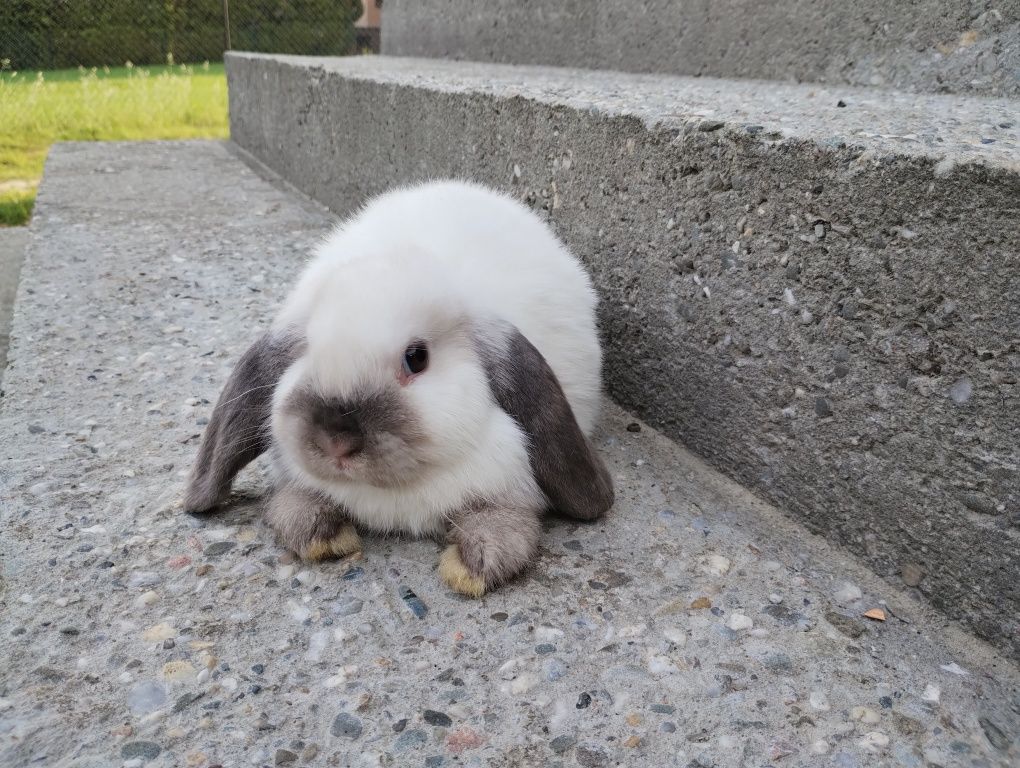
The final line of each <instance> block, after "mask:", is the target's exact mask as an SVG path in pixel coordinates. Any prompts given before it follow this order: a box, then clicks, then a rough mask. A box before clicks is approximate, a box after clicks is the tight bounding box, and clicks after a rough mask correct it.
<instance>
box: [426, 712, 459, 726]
mask: <svg viewBox="0 0 1020 768" xmlns="http://www.w3.org/2000/svg"><path fill="white" fill-rule="evenodd" d="M421 717H422V720H424V721H425V722H426V723H428V724H429V725H436V726H441V727H443V728H449V727H450V726H451V725H453V720H452V719H450V716H449V715H447V714H446V713H445V712H437V711H436V710H434V709H426V710H425V711H424V712H422V714H421Z"/></svg>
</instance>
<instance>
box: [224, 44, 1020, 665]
mask: <svg viewBox="0 0 1020 768" xmlns="http://www.w3.org/2000/svg"><path fill="white" fill-rule="evenodd" d="M457 67H458V65H456V64H451V63H449V62H427V61H407V60H403V59H387V58H386V57H374V58H370V59H364V58H363V59H360V60H358V59H346V60H315V59H311V60H301V59H298V58H296V57H295V58H289V59H288V58H276V59H274V58H272V57H254V56H253V57H244V56H237V55H232V56H230V57H229V58H228V61H227V71H228V76H229V82H230V113H231V132H232V136H233V139H234V141H236V142H237V143H238V144H239V145H241V146H242V147H243V148H245V149H246V150H248V151H249V152H251V153H253V154H254V155H255V156H256V157H257V158H259V159H260V160H262V161H263V162H265V163H267V164H268V165H269V166H270V167H271V168H273V169H274V170H275V171H277V172H278V173H280V174H282V175H283V176H284V177H285V178H286V179H288V180H289V181H291V182H292V183H294V184H296V185H297V186H298V187H300V188H301V189H303V190H305V191H306V192H308V193H309V194H311V195H312V196H313V197H315V198H316V199H318V200H320V201H321V202H324V203H326V204H327V205H328V206H329V207H330V208H332V209H333V210H335V211H337V212H341V213H343V212H346V211H349V210H351V208H352V207H354V206H356V205H357V204H359V203H361V202H362V201H364V200H365V198H366V197H368V196H369V195H372V194H375V193H377V192H380V191H382V190H384V189H387V188H389V187H390V186H392V185H393V184H397V183H401V182H406V181H410V180H413V179H421V178H425V177H429V176H462V177H470V178H473V179H477V180H480V181H483V182H486V183H489V184H492V185H495V186H496V187H499V188H502V189H506V190H509V191H510V192H512V193H513V194H514V195H516V196H518V197H520V198H522V199H524V200H525V201H527V202H528V203H529V204H531V205H532V206H533V207H534V208H536V209H537V210H539V211H542V212H544V214H545V215H547V216H548V217H549V219H550V221H551V222H552V225H553V226H554V227H555V229H556V231H557V232H558V233H559V234H560V235H561V236H562V237H563V238H565V240H566V241H567V242H568V243H569V244H570V246H571V247H572V248H573V249H574V251H575V252H576V253H578V254H579V255H581V256H582V257H583V258H584V260H585V261H586V262H587V264H588V265H589V267H590V268H591V270H592V272H593V273H594V276H595V280H596V283H597V285H598V288H599V291H600V293H601V296H602V301H603V303H602V316H601V327H602V333H603V336H604V339H605V345H606V369H605V374H606V382H607V386H608V389H609V392H610V393H611V395H612V396H613V398H615V399H616V400H617V401H618V402H619V403H621V404H622V405H624V406H625V407H627V408H629V409H631V410H633V411H634V412H635V413H637V414H639V415H640V416H641V417H643V418H645V419H646V420H648V421H650V422H652V423H653V424H655V425H656V426H658V427H660V428H662V429H663V430H664V431H666V432H667V433H668V434H670V435H671V436H673V437H675V438H677V439H679V440H681V441H682V442H683V443H684V444H686V445H688V446H689V447H691V448H693V449H694V450H695V451H696V452H698V453H699V454H701V455H702V456H704V457H706V458H707V459H708V460H709V461H710V462H711V463H712V464H714V465H715V466H716V467H718V468H720V469H722V470H723V471H724V472H726V473H727V474H728V475H730V476H731V477H733V478H735V479H737V480H738V481H740V482H741V483H743V484H745V485H746V486H747V487H749V488H752V489H754V490H755V491H757V492H758V493H760V494H762V495H763V496H765V497H766V498H768V499H770V500H772V501H774V502H776V503H777V504H778V505H779V506H780V507H782V508H783V509H785V510H786V511H788V512H789V513H790V514H791V515H793V516H794V517H796V518H797V519H799V520H801V521H803V522H804V523H805V524H806V525H807V526H808V527H810V528H811V530H813V531H816V532H820V533H822V534H824V535H825V536H826V537H828V538H829V539H830V540H831V541H834V542H837V543H839V544H841V545H844V546H846V547H847V548H849V549H850V550H851V551H853V552H854V553H855V554H857V555H859V556H860V557H862V558H864V559H865V560H866V561H867V562H868V563H869V564H870V565H871V566H872V567H873V568H874V569H875V570H876V571H877V572H879V573H880V574H882V575H884V576H888V577H890V578H893V579H899V578H901V575H902V578H903V579H904V580H905V581H906V582H907V583H908V584H910V585H911V586H913V585H915V584H916V585H917V586H918V588H919V589H920V590H921V591H922V592H923V593H924V594H925V595H926V596H927V597H928V598H930V599H931V600H932V601H933V602H934V603H935V604H936V605H937V606H939V607H940V608H941V609H942V610H944V611H945V612H946V613H947V614H949V615H950V616H953V617H955V618H958V619H961V620H962V621H964V622H966V623H967V624H968V625H969V626H970V627H971V628H972V629H973V630H975V631H976V632H978V633H980V634H981V635H983V636H984V637H986V638H990V639H992V640H994V641H995V642H997V643H999V644H1000V645H1001V646H1003V647H1004V648H1007V649H1009V650H1010V652H1012V653H1013V654H1020V624H1018V617H1020V559H1018V558H1017V546H1018V543H1020V451H1018V446H1020V408H1018V407H1017V404H1018V402H1020V394H1018V381H1017V376H1018V369H1020V312H1018V306H1020V228H1018V227H1017V226H1016V222H1017V220H1018V219H1017V215H1018V201H1020V175H1018V174H1017V172H1016V167H1020V163H1016V164H1015V166H1014V167H1013V168H1012V169H1011V168H1010V164H1011V162H1014V161H1015V158H1016V157H1017V152H1016V149H1015V143H1014V144H1013V145H1012V147H1013V148H1012V149H1008V147H1009V146H1010V145H1009V141H1010V139H1009V136H1008V135H1007V134H1009V135H1012V133H1010V131H1005V132H1003V133H1002V135H1000V134H997V135H998V136H999V140H998V141H996V142H994V143H991V144H988V145H983V144H981V143H980V141H979V140H977V139H976V138H973V135H971V139H970V141H972V142H973V144H974V145H975V147H976V148H978V149H980V148H981V147H986V148H994V147H999V148H1004V147H1005V148H1007V149H1005V150H1003V149H1000V150H997V151H1000V152H1003V154H1001V155H997V156H995V157H992V156H989V159H988V160H987V161H986V162H985V163H984V165H982V164H980V163H979V162H975V161H973V160H966V159H963V155H961V154H960V153H962V152H965V151H969V150H968V149H967V147H968V146H969V145H968V143H967V141H966V140H965V138H966V136H968V135H970V134H967V133H966V131H964V133H962V134H960V136H958V137H957V139H952V136H951V134H949V133H946V134H945V135H934V136H930V137H929V144H928V145H927V147H926V145H922V144H920V143H919V142H918V141H916V139H910V138H904V139H902V141H901V142H900V143H899V144H898V145H885V144H881V143H878V142H880V141H882V140H881V139H879V138H875V139H873V140H869V141H870V142H871V143H870V144H868V145H867V146H870V147H871V149H866V148H865V147H864V146H847V144H846V143H845V141H842V140H840V139H838V138H836V137H837V135H838V133H839V132H840V131H844V130H845V131H849V130H850V128H849V125H850V123H849V121H851V119H852V118H853V116H852V115H850V114H849V113H850V112H851V111H852V110H850V109H842V108H833V109H832V110H831V112H832V114H833V115H834V116H835V117H833V118H831V120H832V122H831V124H825V123H819V124H818V125H817V126H815V127H810V125H809V119H808V114H807V112H805V114H804V115H801V116H797V115H796V114H793V113H790V112H788V113H787V116H789V117H791V118H792V120H791V123H792V125H793V126H794V127H793V128H792V129H791V130H797V129H798V128H799V129H800V130H802V131H805V132H806V131H809V130H810V133H804V134H802V135H801V136H800V137H799V138H798V136H797V135H790V136H787V137H785V138H784V137H781V135H780V133H779V132H778V128H774V127H775V126H779V125H780V123H779V122H776V121H777V120H778V115H776V116H773V117H774V118H775V119H774V121H773V122H769V121H766V122H765V123H764V127H763V126H762V125H751V126H750V128H746V127H743V128H742V127H740V126H739V125H738V124H731V123H730V122H729V121H728V119H727V120H724V121H719V122H712V121H708V122H706V121H704V120H700V122H699V118H697V117H696V116H695V117H694V118H693V122H688V123H684V122H682V121H679V120H680V119H679V118H676V115H675V114H672V113H675V112H676V111H677V110H680V109H681V106H673V107H667V106H661V107H659V108H660V109H661V110H663V113H662V114H661V115H660V116H659V118H655V117H654V116H651V115H649V116H646V118H645V119H638V118H636V117H633V116H624V115H622V114H621V113H622V112H625V111H626V110H627V104H628V103H629V102H628V100H627V98H625V97H621V96H619V95H620V94H631V93H636V94H638V95H637V96H635V97H634V98H636V99H638V100H639V101H640V102H641V103H642V104H644V105H646V106H647V105H648V104H649V103H651V102H650V98H651V97H649V96H647V95H642V93H641V92H640V88H641V87H642V83H647V82H648V78H647V76H640V77H639V76H618V77H616V78H613V77H610V76H608V75H604V74H598V75H595V74H593V75H592V78H591V82H589V81H586V80H585V79H584V77H583V75H582V74H576V73H574V74H572V73H566V74H557V73H555V72H548V73H547V72H543V71H539V70H532V69H528V70H526V71H525V72H524V73H523V74H522V75H521V79H520V81H519V82H516V84H513V85H511V84H508V83H506V82H503V81H501V80H500V78H501V77H504V78H506V77H509V76H510V75H508V74H507V73H508V72H510V74H511V75H512V74H513V72H514V71H516V70H515V68H511V67H497V66H496V65H482V66H479V65H471V67H470V68H469V69H468V70H464V69H463V68H464V65H460V67H461V68H462V69H458V68H457ZM458 72H460V73H461V74H460V75H458V74H457V73H458ZM466 72H469V73H470V74H471V78H469V77H468V76H467V74H465V73H466ZM556 77H562V78H564V80H563V81H562V82H560V81H558V80H556ZM472 78H473V79H472ZM642 78H643V79H642ZM529 82H532V83H540V84H541V85H540V86H539V85H535V86H534V87H532V86H529V85H528V83H529ZM568 82H569V83H572V84H573V85H572V86H570V87H568V86H567V85H566V84H565V83H568ZM596 82H598V83H602V84H603V87H604V89H605V94H610V95H605V94H604V95H603V96H602V97H599V96H597V94H596V92H595V90H594V89H595V88H596V86H595V85H592V83H596ZM701 82H702V81H695V83H701ZM483 84H488V85H483ZM589 86H590V88H589ZM683 87H685V86H683V84H682V83H680V82H679V81H673V80H670V81H669V82H667V83H665V85H664V86H663V91H664V92H668V93H678V92H680V91H681V90H682V88H683ZM690 87H691V88H695V87H697V86H695V85H692V86H690ZM486 88H487V89H488V91H486V90H485V89H486ZM529 88H530V90H529ZM784 88H786V90H784V89H783V88H779V87H775V90H774V91H773V92H772V93H773V98H775V99H776V100H777V101H776V103H777V104H789V105H797V104H801V105H805V104H806V105H808V106H802V107H801V108H802V109H804V110H810V111H811V112H812V113H816V112H819V111H821V106H820V105H818V109H816V108H815V107H814V106H811V100H810V99H808V98H807V96H806V93H802V92H801V91H799V90H797V87H784ZM757 90H758V95H757V96H756V97H754V98H758V99H760V100H763V103H767V102H768V101H769V98H770V97H768V96H767V95H763V94H762V92H761V89H760V88H759V89H757ZM806 90H807V89H805V91H806ZM559 94H574V95H571V96H569V97H568V96H560V95H559ZM798 94H799V95H798ZM855 95H856V94H855ZM710 96H711V98H712V99H714V100H715V101H716V102H717V103H719V104H722V105H726V104H729V106H728V107H726V110H729V111H726V110H724V116H725V115H728V114H731V113H732V114H741V113H744V112H746V110H745V105H746V104H748V103H751V102H752V101H753V98H752V96H751V95H748V94H746V93H744V92H742V91H738V92H736V93H730V92H727V91H725V90H721V89H720V88H715V89H714V90H712V91H711V93H707V92H706V94H705V95H704V98H709V97H710ZM816 96H817V97H818V98H819V99H821V100H822V101H821V104H824V103H827V100H828V98H829V95H828V94H820V95H819V94H817V93H816ZM691 98H692V99H693V98H695V96H694V95H692V96H691ZM847 98H850V97H849V96H848V97H847ZM862 98H863V97H862ZM872 98H873V99H877V98H878V96H877V95H873V96H872ZM890 98H891V97H890ZM928 98H935V97H928ZM938 98H941V97H938ZM600 99H601V100H600ZM612 99H618V100H620V101H619V103H617V105H616V106H615V107H613V108H612V109H610V108H608V107H605V106H603V105H604V104H608V103H613V102H612ZM833 100H834V97H833ZM979 101H980V103H979ZM755 103H758V102H755ZM953 103H956V105H957V108H958V109H959V110H960V114H962V115H968V114H970V115H972V116H973V117H974V121H975V123H974V126H981V125H984V124H986V123H987V122H988V121H997V120H1001V121H1005V118H1004V117H1002V116H1001V115H1003V114H1005V112H1006V111H1008V108H1009V106H1010V105H1008V104H1005V103H1004V104H1002V105H1000V107H998V108H997V109H1000V110H1002V112H1000V113H998V114H1000V116H999V117H996V116H995V115H996V110H995V109H992V111H991V112H985V111H984V110H986V109H991V107H990V106H989V105H990V104H991V102H985V101H984V100H974V101H973V102H968V101H963V102H959V101H958V102H951V101H950V100H948V99H944V100H941V101H935V102H932V103H931V104H929V105H928V106H929V108H930V109H931V110H933V111H934V113H937V114H942V113H947V114H948V113H949V112H950V110H951V108H952V105H953ZM855 105H856V103H855ZM887 107H888V111H891V112H895V113H901V112H909V108H908V105H907V104H905V103H904V104H902V105H900V104H899V103H898V102H895V101H894V102H891V103H890V104H888V105H887ZM756 108H757V109H764V107H762V106H761V105H760V104H759V106H758V107H756ZM793 108H794V107H793V106H790V107H789V109H791V110H792V109H793ZM914 108H915V110H920V109H921V108H920V106H917V105H915V107H914ZM864 109H865V108H864V107H863V106H859V105H857V111H858V112H859V111H860V110H864ZM669 110H672V112H669ZM697 111H703V110H697ZM925 114H926V113H925ZM842 115H846V116H845V117H842ZM756 117H761V115H755V114H745V119H746V120H748V121H749V122H752V123H753V122H755V118H756ZM858 117H860V114H858ZM674 118H676V120H678V121H679V122H670V120H673V119H674ZM871 119H872V120H877V119H878V118H877V117H874V116H873V117H872V118H871ZM921 120H922V122H924V123H925V125H927V126H929V128H930V129H932V130H937V129H936V125H937V124H936V123H935V122H934V121H933V119H931V118H930V117H922V118H921ZM947 122H948V123H951V124H953V125H956V127H957V128H958V129H960V130H962V128H960V126H959V125H957V124H958V123H959V122H960V121H959V120H956V119H949V120H947ZM655 126H657V127H655ZM974 126H971V127H972V128H974V130H980V128H979V127H974ZM823 129H827V130H828V131H829V133H828V134H825V133H824V132H823ZM946 130H947V131H948V130H949V129H948V128H947V129H946ZM1010 130H1012V129H1010ZM908 131H909V126H907V125H903V126H901V127H899V128H898V129H894V128H892V127H884V132H886V133H892V132H902V133H907V132H908ZM825 135H828V136H830V138H829V139H825V138H824V136H825ZM978 135H979V134H978ZM808 137H809V138H808ZM954 140H955V141H958V142H959V147H957V146H955V145H953V146H952V147H951V148H950V146H951V141H954ZM895 146H901V147H902V148H903V149H902V150H899V149H895ZM918 147H920V148H918ZM940 147H941V149H939V148H940ZM876 148H880V151H879V149H876ZM909 148H913V149H909ZM908 149H909V151H908ZM978 149H975V151H978ZM1011 157H1012V158H1014V161H1011V160H1010V158H1011ZM957 160H959V161H960V163H959V164H958V165H956V166H955V167H954V165H953V164H954V162H955V161H957Z"/></svg>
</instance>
